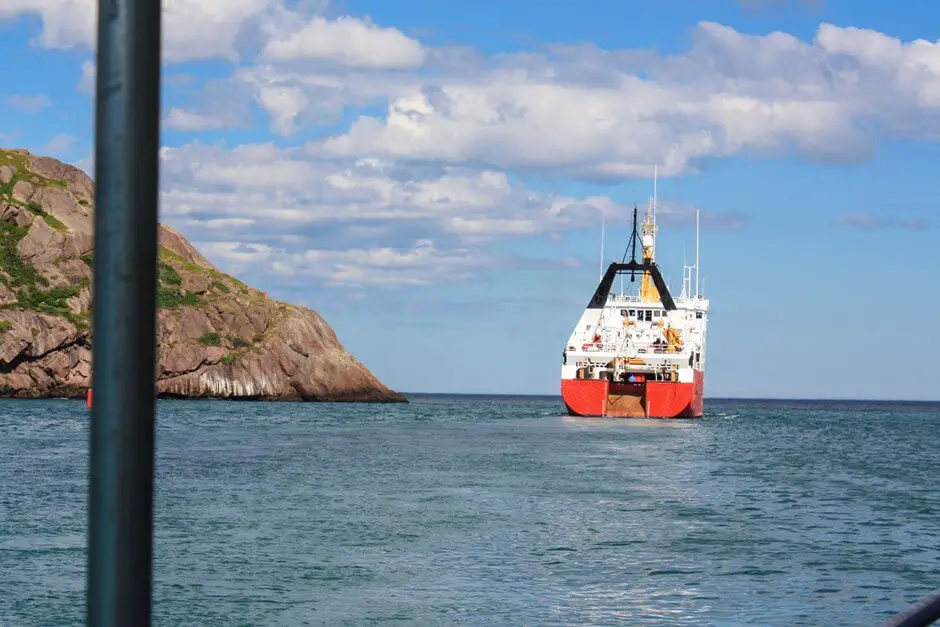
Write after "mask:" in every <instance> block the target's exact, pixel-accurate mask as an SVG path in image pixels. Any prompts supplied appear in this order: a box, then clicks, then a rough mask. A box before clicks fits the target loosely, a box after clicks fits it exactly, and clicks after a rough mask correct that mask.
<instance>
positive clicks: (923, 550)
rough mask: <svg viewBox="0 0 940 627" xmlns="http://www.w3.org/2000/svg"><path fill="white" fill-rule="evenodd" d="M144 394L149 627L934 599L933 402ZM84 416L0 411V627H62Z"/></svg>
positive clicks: (939, 462) (871, 615)
mask: <svg viewBox="0 0 940 627" xmlns="http://www.w3.org/2000/svg"><path fill="white" fill-rule="evenodd" d="M413 401H414V402H412V403H411V404H408V405H391V406H389V405H385V406H382V405H373V406H369V405H325V404H324V405H316V404H262V403H227V402H205V401H203V402H192V401H161V402H160V403H159V404H158V412H159V428H158V461H157V464H158V472H157V497H156V523H155V524H156V540H155V542H156V546H155V571H154V572H155V575H154V576H155V591H154V608H153V611H154V617H155V620H154V624H156V625H167V626H177V625H225V626H229V625H373V624H403V625H613V624H624V623H630V624H647V625H878V624H880V623H881V622H882V621H883V620H884V619H885V618H886V617H888V616H890V615H892V614H894V613H896V612H898V611H900V610H901V609H903V608H904V607H905V606H906V605H907V604H909V603H911V602H913V601H916V600H917V599H918V598H920V597H922V596H924V595H926V594H928V593H930V592H932V591H934V590H937V589H940V485H938V483H937V480H938V477H940V404H890V403H881V404H877V403H821V402H780V401H778V402H760V401H747V402H743V401H719V400H708V401H707V402H706V415H705V417H704V418H703V419H702V420H699V421H673V422H667V421H643V420H596V419H578V418H569V417H567V416H565V415H563V411H562V407H561V405H560V401H559V400H558V399H552V398H518V397H506V398H493V397H490V398H486V397H414V398H413ZM87 420H88V414H87V413H86V411H85V409H84V405H83V403H81V402H76V401H2V402H0V625H2V626H4V627H6V626H17V625H42V626H46V625H79V624H81V623H82V621H83V612H84V585H85V582H84V569H85V550H84V546H85V533H86V529H85V514H86V509H85V504H86V483H87V466H88V458H87V453H86V446H87V437H88V432H87V427H88V422H87Z"/></svg>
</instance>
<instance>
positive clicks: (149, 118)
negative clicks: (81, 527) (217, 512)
mask: <svg viewBox="0 0 940 627" xmlns="http://www.w3.org/2000/svg"><path fill="white" fill-rule="evenodd" d="M160 9H161V7H160V0H98V70H97V72H98V78H97V98H96V110H95V187H96V211H95V263H94V267H95V269H94V286H93V289H94V325H93V332H94V336H93V341H94V348H93V353H92V357H93V361H92V363H93V371H92V372H93V377H92V380H93V382H94V400H93V407H92V411H91V442H90V446H91V466H90V475H91V476H90V485H89V508H88V518H89V530H88V582H87V585H88V587H87V595H88V596H87V624H88V625H91V626H98V625H109V626H112V625H134V626H144V625H149V624H150V605H151V582H152V573H151V569H152V547H153V470H154V422H155V421H154V417H155V411H156V404H155V394H154V379H155V372H156V370H155V365H154V362H155V358H156V272H157V268H156V265H157V225H158V223H157V188H158V178H159V176H158V149H159V143H160V117H159V116H160V31H161V29H160V22H161V10H160Z"/></svg>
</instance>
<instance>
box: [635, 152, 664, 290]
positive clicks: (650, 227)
mask: <svg viewBox="0 0 940 627" xmlns="http://www.w3.org/2000/svg"><path fill="white" fill-rule="evenodd" d="M657 174H658V170H657V166H655V165H654V166H653V198H652V199H651V201H650V203H649V205H648V206H647V209H646V220H644V221H643V242H642V243H643V263H652V262H653V261H654V259H655V257H656V231H657V230H658V229H657V227H656V192H657V190H656V186H657V178H658V177H657ZM640 300H641V301H643V302H647V303H649V302H656V301H658V300H659V292H658V291H657V290H656V286H655V285H653V278H652V277H651V276H650V273H649V272H644V273H643V281H642V282H641V283H640Z"/></svg>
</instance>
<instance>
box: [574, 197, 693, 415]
mask: <svg viewBox="0 0 940 627" xmlns="http://www.w3.org/2000/svg"><path fill="white" fill-rule="evenodd" d="M657 230H658V229H657V226H656V201H655V195H654V199H653V200H652V201H651V202H650V204H649V207H648V209H647V214H646V219H645V221H644V222H643V232H642V238H641V236H640V232H639V230H638V227H637V213H636V209H635V208H634V210H633V234H632V235H631V237H630V243H629V244H628V245H627V249H628V251H630V250H631V248H632V254H631V260H630V261H629V262H627V261H626V252H625V253H624V257H623V260H621V262H620V263H616V262H614V263H611V264H610V265H609V266H608V268H607V271H606V272H605V273H604V275H603V277H602V278H601V280H600V284H599V285H598V286H597V290H596V291H595V292H594V296H593V297H592V298H591V300H590V302H589V303H588V305H587V308H586V309H585V310H584V313H583V314H582V315H581V319H580V320H579V321H578V324H577V326H576V327H575V328H574V331H572V333H571V336H570V337H569V338H568V343H567V345H566V347H565V351H564V354H563V356H562V366H561V396H562V399H563V400H564V402H565V406H566V407H567V409H568V413H569V414H570V415H575V416H612V417H620V418H700V417H701V416H702V394H703V391H704V384H705V332H706V325H707V323H708V300H707V299H705V298H704V297H703V296H702V295H701V293H700V292H699V290H698V250H697V249H698V244H697V241H698V216H697V215H696V263H695V266H685V267H684V270H683V277H682V292H681V294H680V295H679V297H678V298H673V296H672V295H671V294H670V293H669V288H668V287H667V285H666V282H665V281H664V280H663V277H662V274H661V273H660V271H659V268H658V266H657V265H656V262H655V260H654V258H655V248H656V232H657ZM638 243H640V244H641V248H642V260H641V261H637V259H636V249H637V244H638ZM693 269H694V270H695V286H694V291H693V285H692V270H693ZM618 276H619V277H621V291H620V292H619V293H614V289H615V285H614V283H615V279H616V278H617V277H618ZM627 276H629V283H630V285H631V286H633V285H636V278H637V277H639V279H640V280H639V289H638V293H637V294H629V293H627V292H624V291H623V287H622V286H623V284H624V279H626V277H627Z"/></svg>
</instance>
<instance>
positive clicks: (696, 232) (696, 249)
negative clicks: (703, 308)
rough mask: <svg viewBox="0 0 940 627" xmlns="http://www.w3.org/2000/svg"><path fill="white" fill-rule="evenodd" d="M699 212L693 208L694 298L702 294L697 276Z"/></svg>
mask: <svg viewBox="0 0 940 627" xmlns="http://www.w3.org/2000/svg"><path fill="white" fill-rule="evenodd" d="M700 213H701V212H700V211H699V210H698V209H697V208H696V210H695V297H696V298H698V297H699V296H701V295H702V293H701V292H699V291H698V276H699V269H698V231H699V214H700Z"/></svg>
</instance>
